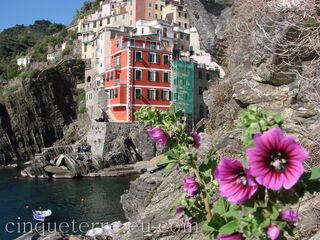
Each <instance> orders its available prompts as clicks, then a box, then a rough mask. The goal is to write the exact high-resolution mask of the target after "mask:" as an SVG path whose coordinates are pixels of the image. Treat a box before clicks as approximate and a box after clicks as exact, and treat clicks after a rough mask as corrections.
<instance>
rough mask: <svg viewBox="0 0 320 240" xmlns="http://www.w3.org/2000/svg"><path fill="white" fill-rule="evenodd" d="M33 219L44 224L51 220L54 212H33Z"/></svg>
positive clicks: (48, 210)
mask: <svg viewBox="0 0 320 240" xmlns="http://www.w3.org/2000/svg"><path fill="white" fill-rule="evenodd" d="M32 214H33V218H34V219H35V220H37V221H40V222H44V221H47V220H49V219H50V217H51V215H52V211H51V210H50V209H47V210H32Z"/></svg>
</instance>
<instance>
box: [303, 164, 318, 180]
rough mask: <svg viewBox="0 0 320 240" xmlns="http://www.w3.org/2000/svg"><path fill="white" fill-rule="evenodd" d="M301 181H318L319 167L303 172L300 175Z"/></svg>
mask: <svg viewBox="0 0 320 240" xmlns="http://www.w3.org/2000/svg"><path fill="white" fill-rule="evenodd" d="M302 179H303V181H305V182H308V181H319V180H320V167H315V168H312V170H311V172H308V173H305V174H303V176H302Z"/></svg>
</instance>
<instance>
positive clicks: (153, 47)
mask: <svg viewBox="0 0 320 240" xmlns="http://www.w3.org/2000/svg"><path fill="white" fill-rule="evenodd" d="M151 49H153V50H156V49H157V44H156V43H155V42H152V43H151Z"/></svg>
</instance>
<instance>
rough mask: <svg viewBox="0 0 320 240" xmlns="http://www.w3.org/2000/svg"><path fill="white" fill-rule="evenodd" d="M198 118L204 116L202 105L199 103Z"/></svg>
mask: <svg viewBox="0 0 320 240" xmlns="http://www.w3.org/2000/svg"><path fill="white" fill-rule="evenodd" d="M199 113H200V118H203V117H204V108H203V105H200V112H199Z"/></svg>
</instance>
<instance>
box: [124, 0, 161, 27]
mask: <svg viewBox="0 0 320 240" xmlns="http://www.w3.org/2000/svg"><path fill="white" fill-rule="evenodd" d="M165 4H166V3H165V1H163V0H129V1H128V10H129V26H130V27H135V26H136V22H137V21H138V20H140V19H142V20H155V19H163V18H162V9H163V8H164V7H165Z"/></svg>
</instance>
